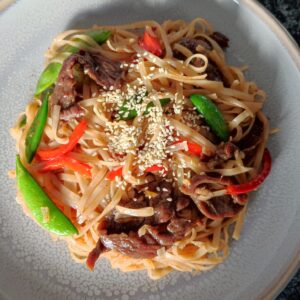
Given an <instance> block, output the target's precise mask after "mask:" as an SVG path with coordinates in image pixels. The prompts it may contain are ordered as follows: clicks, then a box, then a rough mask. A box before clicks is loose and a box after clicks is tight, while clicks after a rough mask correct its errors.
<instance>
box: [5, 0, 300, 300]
mask: <svg viewBox="0 0 300 300" xmlns="http://www.w3.org/2000/svg"><path fill="white" fill-rule="evenodd" d="M2 1H3V0H2ZM0 2H1V1H0ZM197 16H203V17H205V18H207V19H208V20H210V21H211V22H212V23H213V24H214V25H215V27H216V29H219V30H221V31H222V32H224V33H225V34H226V35H227V36H229V37H230V39H231V47H230V50H229V51H228V58H229V62H231V63H239V64H244V63H248V64H249V65H250V71H249V73H248V77H249V78H255V80H256V81H257V82H258V84H259V85H260V86H261V87H262V88H263V89H265V90H266V91H267V92H268V94H269V97H268V102H267V104H266V107H265V111H266V113H267V115H268V116H269V117H270V119H271V125H272V126H273V127H279V128H280V133H278V134H277V135H275V136H273V137H271V140H270V144H269V148H270V150H271V152H272V155H273V159H274V166H273V171H272V174H271V175H270V177H269V179H268V180H267V182H266V184H264V186H263V188H262V189H260V190H259V192H257V193H255V195H252V201H251V204H250V207H249V211H248V215H247V219H246V223H245V228H244V231H243V235H242V238H241V239H240V241H238V242H232V243H231V254H230V257H229V259H228V260H227V261H226V262H225V263H224V264H222V265H220V266H219V267H217V268H216V269H214V270H212V271H210V272H207V273H205V274H193V275H192V274H183V273H177V272H174V273H173V274H170V275H169V276H167V277H166V278H163V279H162V280H160V281H151V280H150V279H148V277H147V276H146V274H145V272H135V273H126V274H122V273H120V272H119V271H118V270H111V269H110V266H109V264H108V263H107V262H105V261H104V260H103V261H101V263H98V264H97V268H96V270H95V271H94V272H93V273H91V272H89V271H88V270H86V268H85V267H84V266H82V265H79V264H76V263H74V262H73V261H72V259H71V258H70V256H69V254H68V251H67V249H66V247H65V245H64V244H63V243H60V242H59V243H54V242H53V241H52V240H51V238H50V237H49V236H48V234H47V233H46V232H44V231H42V230H41V229H40V228H39V227H38V226H36V225H35V224H34V223H33V222H32V221H31V220H29V219H28V218H27V217H25V216H24V214H23V213H22V209H21V207H20V206H19V205H18V204H17V203H16V201H15V184H14V183H13V182H12V181H11V180H10V179H8V177H7V170H9V169H12V168H14V159H15V150H14V143H13V141H12V139H11V138H10V136H9V133H8V129H9V128H10V127H11V125H12V124H13V122H14V120H15V118H16V116H17V115H18V113H19V112H21V111H22V110H23V109H24V107H25V105H26V103H27V101H28V100H29V99H30V97H31V95H32V93H33V90H34V86H35V82H36V80H37V77H38V74H39V73H40V71H41V69H42V64H43V53H44V52H45V50H46V49H47V46H48V45H49V44H50V42H51V39H52V38H53V37H54V35H55V34H56V33H58V32H61V31H63V30H65V29H67V28H74V27H88V26H91V25H93V24H94V23H98V24H119V23H124V22H132V21H135V20H142V19H153V18H154V19H157V20H159V21H162V20H164V19H167V18H182V19H186V20H189V19H191V18H194V17H197ZM0 37H1V39H0V41H1V47H0V70H1V74H0V85H1V89H0V105H1V108H0V120H1V123H0V124H1V131H0V143H1V147H0V158H1V165H0V170H1V174H0V182H1V193H0V265H1V271H0V298H1V299H2V298H4V299H24V300H35V299H47V300H48V299H122V300H127V299H153V300H154V299H157V300H158V299H164V300H165V299H185V300H189V299H214V300H218V299H227V300H234V299H261V298H266V299H270V298H272V297H275V295H276V293H277V292H278V291H279V290H280V289H281V288H282V287H283V285H284V284H285V283H286V281H287V280H288V278H289V276H291V274H292V273H293V271H294V270H295V269H296V268H297V266H298V265H299V249H300V198H299V184H300V160H299V149H300V134H299V129H300V118H299V115H300V105H299V95H300V75H299V65H300V58H299V53H298V52H297V48H296V46H295V44H293V42H292V40H290V38H289V36H288V35H287V34H286V32H284V30H283V29H282V28H281V27H280V26H279V25H278V24H277V23H276V21H275V20H274V19H272V17H271V16H270V15H269V14H268V13H267V12H266V11H264V10H263V9H262V8H261V7H260V6H259V5H258V4H257V3H256V2H254V1H251V0H249V1H246V0H245V1H238V0H235V1H229V0H228V1H226V0H214V1H213V0H201V1H200V0H199V1H189V0H185V1H181V0H173V1H171V0H170V1H168V0H160V1H159V0H144V1H130V0H128V1H125V0H122V1H121V0H120V1H113V0H107V1H106V0H103V1H99V0H85V1H83V0H82V1H75V0H64V1H59V0H52V1H40V0H30V1H18V2H17V3H16V4H14V5H12V6H11V7H9V8H8V9H7V10H6V11H4V12H2V13H1V14H0Z"/></svg>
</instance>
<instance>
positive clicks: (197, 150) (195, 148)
mask: <svg viewBox="0 0 300 300" xmlns="http://www.w3.org/2000/svg"><path fill="white" fill-rule="evenodd" d="M187 145H188V148H189V151H188V152H190V153H192V154H195V155H201V154H202V147H201V146H200V145H198V144H196V143H192V142H187Z"/></svg>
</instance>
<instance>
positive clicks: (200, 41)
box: [180, 36, 212, 53]
mask: <svg viewBox="0 0 300 300" xmlns="http://www.w3.org/2000/svg"><path fill="white" fill-rule="evenodd" d="M180 44H181V45H182V46H184V47H186V48H188V49H189V50H190V51H191V52H193V53H197V52H198V51H197V47H198V46H201V47H202V48H203V49H205V50H206V51H211V50H212V46H211V44H210V42H209V41H208V40H207V39H206V38H204V37H202V36H198V37H196V38H193V39H192V38H183V39H182V40H181V41H180Z"/></svg>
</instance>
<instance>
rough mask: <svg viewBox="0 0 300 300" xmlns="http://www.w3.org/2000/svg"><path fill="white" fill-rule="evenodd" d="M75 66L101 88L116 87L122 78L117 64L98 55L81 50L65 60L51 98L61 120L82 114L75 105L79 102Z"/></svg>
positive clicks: (81, 110) (80, 109)
mask: <svg viewBox="0 0 300 300" xmlns="http://www.w3.org/2000/svg"><path fill="white" fill-rule="evenodd" d="M77 65H80V66H81V68H82V71H83V73H84V74H85V75H87V76H88V77H89V78H90V79H92V80H93V81H95V82H96V84H98V85H99V86H101V87H110V86H114V87H116V86H118V85H119V82H120V78H121V76H122V70H121V68H120V63H119V62H116V61H113V60H111V59H109V58H106V57H104V56H103V55H101V54H98V53H97V54H96V53H89V52H87V51H83V50H81V51H79V53H76V54H73V55H71V56H70V57H69V58H67V59H66V60H65V61H64V63H63V66H62V69H61V71H60V73H59V76H58V79H57V83H56V85H55V89H54V92H53V96H52V98H51V100H52V103H53V104H59V105H60V106H61V108H62V113H61V118H62V119H64V120H70V119H72V118H75V117H78V116H82V115H83V114H84V111H83V109H82V108H80V107H79V106H78V105H77V102H78V100H80V97H79V93H78V92H77V81H76V78H75V76H74V69H75V66H77ZM76 71H77V70H76ZM65 110H66V112H65Z"/></svg>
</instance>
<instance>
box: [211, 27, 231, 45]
mask: <svg viewBox="0 0 300 300" xmlns="http://www.w3.org/2000/svg"><path fill="white" fill-rule="evenodd" d="M210 37H211V38H212V39H213V40H215V41H216V42H217V43H218V44H219V46H220V47H221V48H223V49H226V48H228V47H229V38H228V37H227V36H226V35H224V34H223V33H221V32H218V31H215V32H214V33H212V34H211V35H210Z"/></svg>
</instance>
